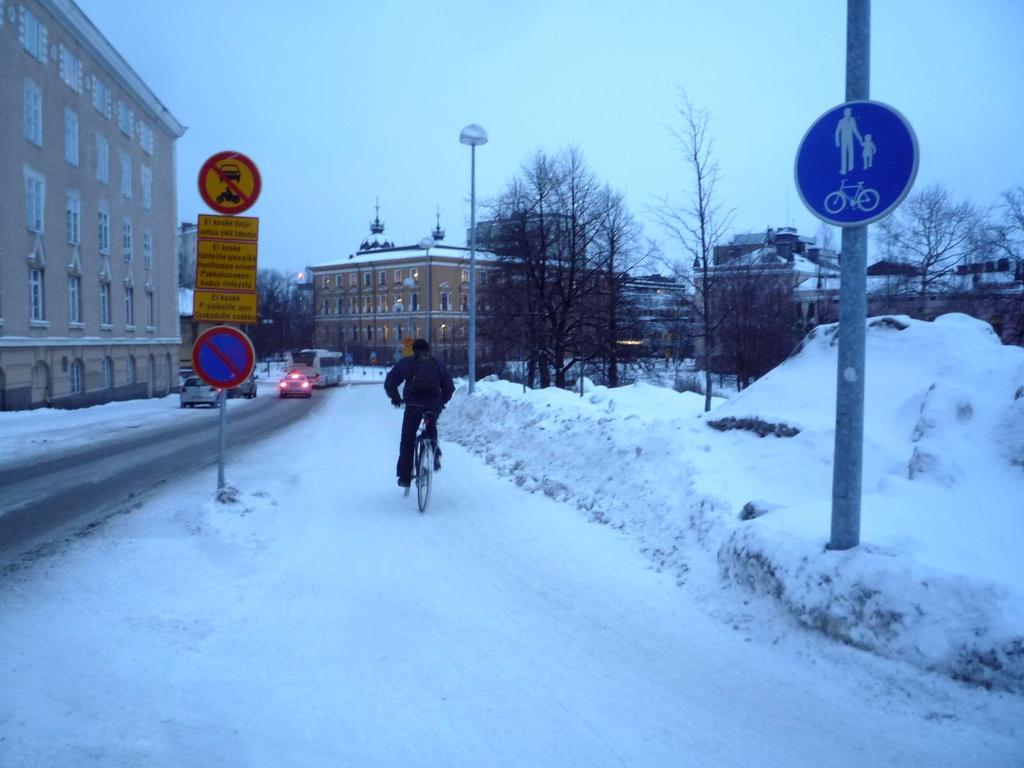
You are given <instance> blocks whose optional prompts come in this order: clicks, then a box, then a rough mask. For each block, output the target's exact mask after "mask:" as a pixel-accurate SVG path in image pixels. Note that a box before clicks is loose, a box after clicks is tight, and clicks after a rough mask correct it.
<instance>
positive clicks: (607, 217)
mask: <svg viewBox="0 0 1024 768" xmlns="http://www.w3.org/2000/svg"><path fill="white" fill-rule="evenodd" d="M641 235H642V229H641V227H640V224H639V223H638V222H637V221H636V219H635V218H633V216H632V214H631V213H630V212H629V209H628V208H626V204H625V200H624V199H623V196H622V194H621V193H619V192H614V191H612V190H611V189H610V188H608V187H605V189H604V190H603V191H602V193H601V202H600V205H599V206H598V211H597V238H596V240H595V242H594V263H595V268H596V269H597V270H598V271H599V273H600V278H599V281H598V286H597V290H596V291H595V294H594V304H595V307H594V311H593V312H592V313H588V316H589V317H591V318H592V322H593V323H594V325H595V331H594V334H593V336H592V338H593V340H594V342H595V350H594V354H593V357H598V358H600V359H601V361H602V362H603V364H604V374H605V381H606V382H607V384H608V386H609V387H615V386H618V384H619V363H620V361H621V358H622V357H623V352H622V350H623V347H622V346H621V344H620V341H622V336H623V334H624V333H628V334H629V335H631V336H636V335H638V334H639V333H641V331H640V329H639V327H638V323H639V318H638V312H637V310H638V308H637V307H635V306H633V305H632V304H631V302H630V301H629V296H628V294H627V293H626V291H625V290H624V289H625V288H626V287H627V284H628V281H629V277H630V273H631V272H632V271H633V270H635V269H638V268H639V267H640V266H641V265H643V264H645V263H646V262H647V261H648V260H649V256H650V246H649V245H648V246H647V247H646V248H645V246H644V244H643V243H642V242H641ZM632 349H633V351H634V354H630V355H629V357H630V358H631V359H632V358H635V357H636V355H637V354H638V353H639V349H637V348H632Z"/></svg>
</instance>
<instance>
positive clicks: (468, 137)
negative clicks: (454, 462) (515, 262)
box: [459, 123, 487, 394]
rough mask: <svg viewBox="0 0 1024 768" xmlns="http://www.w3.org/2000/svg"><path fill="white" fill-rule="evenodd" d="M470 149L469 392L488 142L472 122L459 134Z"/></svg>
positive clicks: (472, 379) (473, 375)
mask: <svg viewBox="0 0 1024 768" xmlns="http://www.w3.org/2000/svg"><path fill="white" fill-rule="evenodd" d="M459 141H460V142H461V143H463V144H468V145H469V149H470V155H469V156H470V166H469V394H473V386H474V384H475V383H476V148H477V147H478V146H481V145H483V144H486V143H487V131H485V130H484V129H483V128H481V127H480V126H479V125H477V124H476V123H470V124H469V125H467V126H466V127H465V128H463V129H462V132H461V133H460V134H459Z"/></svg>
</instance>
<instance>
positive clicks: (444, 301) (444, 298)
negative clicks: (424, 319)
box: [441, 291, 452, 312]
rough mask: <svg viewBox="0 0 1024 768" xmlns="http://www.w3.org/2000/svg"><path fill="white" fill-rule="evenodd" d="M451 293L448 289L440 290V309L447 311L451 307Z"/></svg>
mask: <svg viewBox="0 0 1024 768" xmlns="http://www.w3.org/2000/svg"><path fill="white" fill-rule="evenodd" d="M451 298H452V295H451V294H450V293H448V291H441V311H442V312H447V311H448V310H450V309H451Z"/></svg>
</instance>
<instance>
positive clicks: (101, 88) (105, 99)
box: [92, 75, 112, 120]
mask: <svg viewBox="0 0 1024 768" xmlns="http://www.w3.org/2000/svg"><path fill="white" fill-rule="evenodd" d="M111 101H112V99H111V96H110V88H108V87H107V84H106V83H104V82H103V81H102V80H100V79H99V78H98V77H96V75H93V76H92V107H93V109H95V110H96V111H97V112H99V113H100V114H101V115H103V116H104V117H105V118H107V120H109V119H110V105H111Z"/></svg>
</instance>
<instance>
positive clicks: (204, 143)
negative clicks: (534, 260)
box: [78, 0, 1024, 271]
mask: <svg viewBox="0 0 1024 768" xmlns="http://www.w3.org/2000/svg"><path fill="white" fill-rule="evenodd" d="M78 3H79V5H80V7H81V8H82V9H83V10H84V11H85V13H86V14H87V15H88V16H89V17H90V18H91V19H92V21H93V22H94V23H95V24H96V26H97V27H99V29H100V30H101V31H102V32H103V34H104V35H106V36H107V38H108V39H109V40H110V41H111V42H112V43H113V44H114V46H115V47H116V48H118V50H119V51H120V52H121V53H122V55H123V56H124V57H125V58H126V59H127V60H128V62H129V63H130V64H131V65H132V66H133V67H134V68H135V69H136V71H137V72H138V73H139V74H140V75H141V76H142V78H143V79H144V80H145V81H146V82H147V83H148V84H149V86H150V87H151V88H152V89H153V91H154V92H155V93H156V95H157V96H158V97H159V98H160V99H161V100H162V101H163V102H164V103H165V104H166V105H167V107H168V108H169V109H170V110H171V112H172V113H173V114H174V115H175V116H176V117H177V118H178V119H179V120H180V121H181V122H182V123H184V124H185V125H187V126H188V131H187V132H186V134H185V135H184V136H183V137H182V139H181V140H179V142H178V190H179V192H178V218H179V219H180V220H182V221H195V219H196V216H197V215H198V214H199V213H205V212H209V211H207V210H206V208H205V206H204V205H203V204H202V202H201V200H200V198H199V194H198V191H197V188H196V176H197V174H198V171H199V167H200V165H201V164H202V162H203V161H204V160H205V159H206V158H207V157H209V156H210V155H211V154H213V153H215V152H218V151H221V150H229V149H230V150H237V151H240V152H244V153H246V154H248V155H249V156H250V157H251V158H253V159H254V160H255V161H256V163H257V164H258V166H259V168H260V171H261V173H262V176H263V192H262V194H261V197H260V200H259V201H258V202H257V204H256V205H255V206H254V208H253V209H252V210H251V211H250V213H251V214H252V215H256V216H259V217H260V219H261V233H260V266H261V267H273V268H277V269H283V270H289V271H298V270H300V269H301V268H302V267H304V266H305V265H307V264H321V263H325V262H327V261H330V260H332V259H335V258H342V257H344V256H345V255H347V254H349V253H351V252H353V251H354V250H355V249H357V248H358V245H359V243H360V242H361V240H362V239H363V237H364V236H365V235H366V234H367V233H368V225H369V222H370V220H371V219H372V218H373V216H374V200H375V199H376V198H379V199H380V206H381V218H382V219H383V220H384V221H385V223H386V226H387V229H386V232H385V234H386V235H387V236H388V237H390V238H391V239H392V240H394V241H396V242H397V243H399V244H411V243H415V242H418V241H419V240H420V239H421V238H422V237H424V236H425V235H427V234H428V233H429V232H430V230H431V228H432V227H433V226H434V223H435V219H434V215H435V209H436V207H437V206H440V211H441V224H442V226H444V227H445V228H446V229H447V231H448V237H447V238H446V241H445V242H447V243H450V244H458V245H462V244H464V243H465V230H466V227H467V225H468V221H469V177H470V157H469V147H466V146H463V145H461V144H459V142H458V135H459V131H460V130H461V129H462V128H463V126H465V125H466V124H468V123H472V122H475V123H479V124H480V125H482V126H483V127H484V128H485V129H486V130H487V132H488V134H489V136H490V143H488V144H487V145H486V146H484V147H481V148H478V150H477V197H478V200H479V199H482V198H486V197H487V196H490V195H494V194H496V193H497V192H498V191H500V189H501V188H502V187H503V185H504V184H505V182H506V181H508V180H509V179H510V178H511V177H513V176H514V175H516V174H517V173H518V171H519V169H520V166H521V165H522V164H523V163H524V162H525V161H526V160H528V159H529V158H530V157H531V155H532V154H533V153H534V152H535V151H537V150H538V149H542V150H545V151H547V152H551V153H554V152H557V151H558V150H560V149H563V148H566V147H568V146H570V145H575V146H577V147H578V148H579V149H580V150H581V151H582V152H583V155H584V157H585V158H586V160H587V162H588V164H589V165H590V167H591V169H592V170H593V171H594V172H595V174H596V175H597V177H598V178H599V179H600V180H602V181H604V182H607V183H608V184H610V185H611V186H612V187H614V188H617V189H620V190H622V191H623V192H625V193H626V195H627V201H628V203H629V205H630V207H631V209H632V210H633V212H634V213H635V214H636V216H637V217H638V218H639V219H640V220H641V221H642V222H643V223H644V224H645V228H646V233H647V235H648V236H649V237H653V238H655V239H657V240H659V241H661V242H662V245H663V248H664V250H665V252H666V253H667V254H668V255H669V256H678V255H680V253H681V251H680V249H679V247H678V245H676V244H675V243H673V242H672V241H671V240H670V239H668V238H667V236H666V234H665V233H664V232H663V231H662V230H661V229H660V228H659V227H658V226H657V225H656V224H655V223H654V222H653V221H652V220H651V217H650V216H649V214H648V211H649V210H650V208H652V207H653V206H654V205H656V204H657V200H658V199H659V198H661V197H665V196H667V197H669V198H673V199H675V200H678V201H682V200H684V199H685V197H686V196H687V195H688V192H689V185H690V181H691V176H690V174H689V173H688V169H687V168H686V167H685V166H684V165H683V163H682V160H681V158H680V155H679V152H678V145H677V144H676V142H675V140H674V139H673V138H672V136H671V134H670V132H669V128H670V127H671V126H677V127H678V126H679V125H680V122H679V117H678V108H679V105H680V100H679V89H680V88H685V89H686V90H687V92H688V93H689V94H690V97H691V99H692V100H693V102H694V103H695V104H696V105H697V106H699V107H703V108H706V109H707V110H708V111H709V112H710V115H711V119H712V133H713V135H714V137H715V140H716V146H715V154H716V157H717V160H718V162H719V165H720V168H721V173H722V181H721V183H720V187H719V192H720V196H721V198H722V202H723V204H724V205H725V206H726V207H731V208H734V209H735V211H736V213H735V220H734V228H733V229H734V231H736V232H741V231H742V232H747V231H760V230H763V229H764V228H765V227H767V226H783V225H787V224H789V225H791V226H796V227H797V228H798V229H799V230H800V231H801V232H802V233H805V234H810V235H814V234H816V233H817V232H818V230H819V223H818V220H817V219H815V218H813V217H812V216H811V215H810V214H809V213H808V212H807V211H806V209H805V208H804V207H803V204H802V203H801V202H800V198H799V196H798V194H797V192H796V189H795V186H794V181H793V162H794V157H795V153H796V149H797V146H798V144H799V142H800V140H801V138H802V137H803V135H804V132H805V131H806V130H807V128H808V127H810V125H811V123H812V122H813V121H814V120H815V119H816V118H817V117H818V116H819V115H820V114H822V113H823V112H825V111H826V110H828V109H829V108H830V107H832V106H834V105H836V104H838V103H841V102H842V101H843V100H844V94H845V85H844V84H845V34H846V31H845V25H846V3H845V2H844V1H843V0H806V1H798V0H777V1H776V2H765V1H764V0H758V1H755V0H717V1H716V2H707V0H664V1H663V2H660V1H656V0H645V1H643V2H626V0H613V1H611V2H605V1H604V0H589V1H580V2H568V1H566V2H562V1H561V0H557V1H556V0H548V1H547V2H542V1H537V0H523V1H522V2H517V3H511V2H501V3H498V2H486V1H483V2H481V0H447V1H446V2H442V3H422V2H412V1H411V0H410V1H407V2H400V1H398V0H373V1H372V2H365V1H359V2H357V1H356V0H339V1H338V2H328V1H327V0H310V1H309V2H304V3H296V4H292V3H270V2H254V1H252V0H249V1H246V0H219V2H217V3H210V2H208V0H177V2H175V3H151V2H128V1H127V0H78ZM1022 32H1024V2H1021V0H890V1H888V2H878V1H876V2H875V3H873V7H872V30H871V34H872V46H871V97H872V98H873V99H877V100H879V101H884V102H886V103H888V104H890V105H891V106H893V107H895V108H896V109H898V110H899V111H901V112H902V113H903V114H904V115H905V116H906V117H907V118H908V119H909V121H910V122H911V124H912V125H913V127H914V130H915V131H916V133H917V137H918V141H919V144H920V148H921V163H920V170H919V173H918V177H917V183H916V186H915V188H916V189H920V188H921V187H923V186H926V185H930V184H944V185H946V186H947V187H948V188H949V189H950V190H951V191H952V193H953V194H954V195H955V196H956V197H957V198H969V199H971V200H973V201H974V202H976V203H979V204H985V205H988V204H993V203H995V202H996V201H997V199H998V197H999V195H1000V193H1001V192H1003V191H1004V190H1006V189H1008V188H1010V187H1011V186H1014V185H1017V184H1024V46H1022V45H1021V34H1022Z"/></svg>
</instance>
